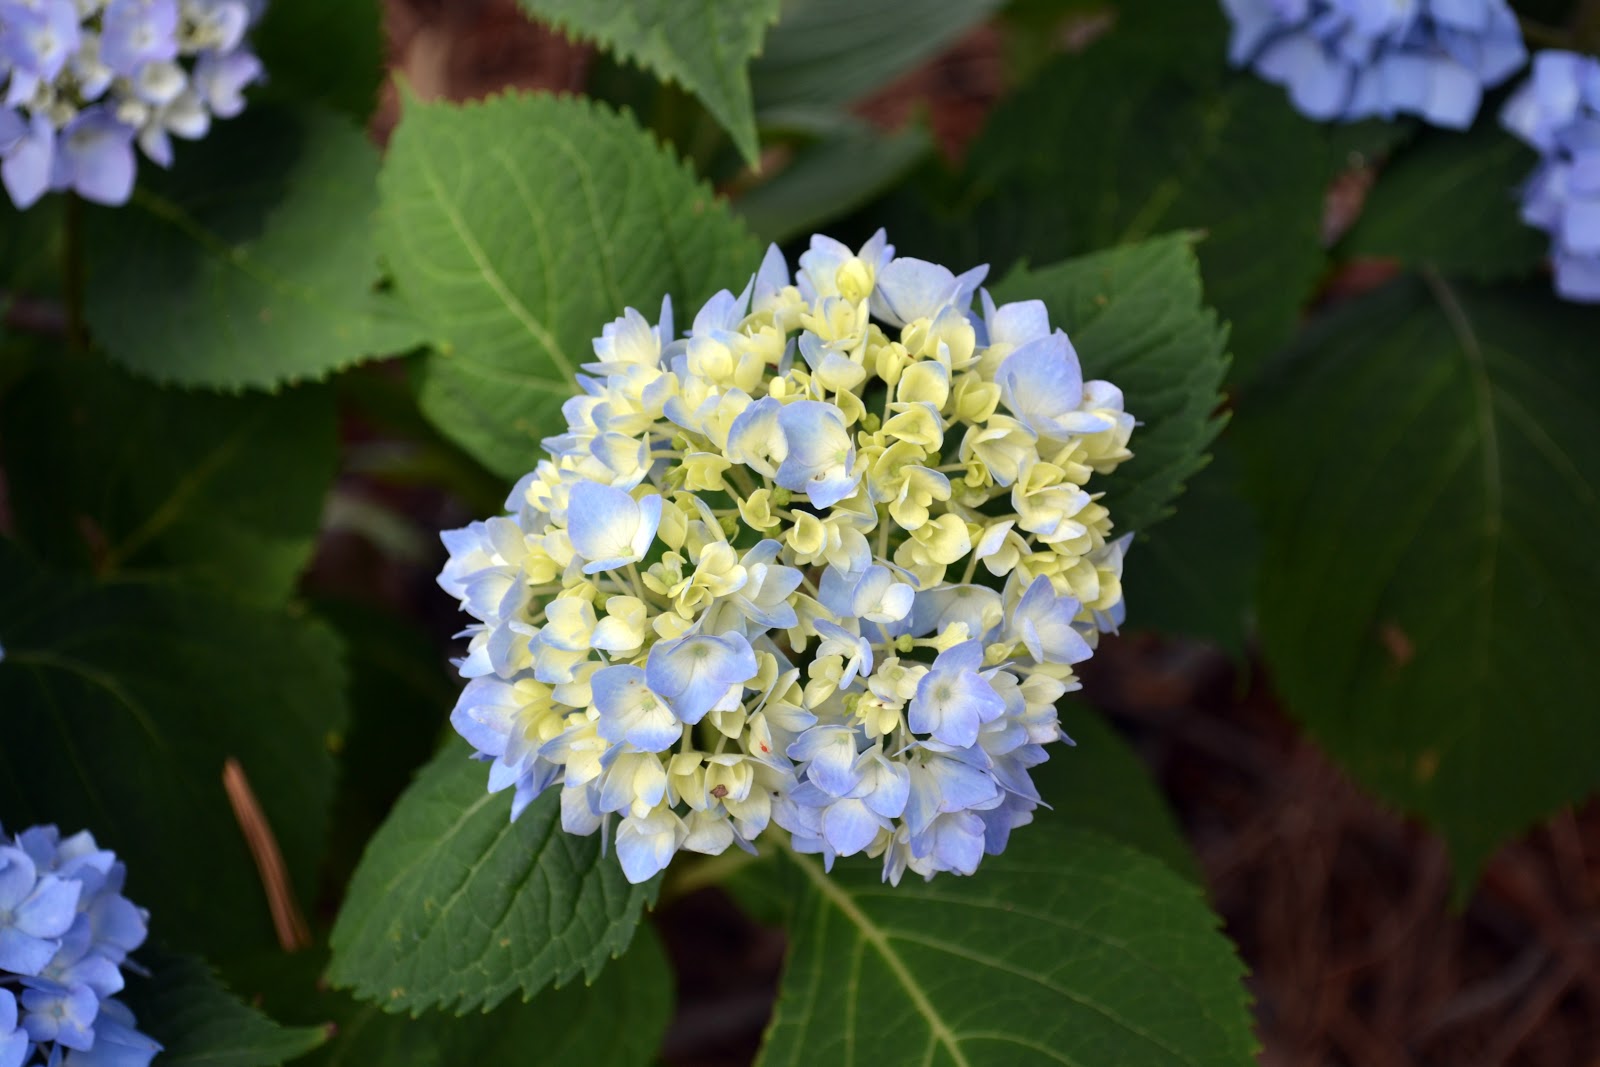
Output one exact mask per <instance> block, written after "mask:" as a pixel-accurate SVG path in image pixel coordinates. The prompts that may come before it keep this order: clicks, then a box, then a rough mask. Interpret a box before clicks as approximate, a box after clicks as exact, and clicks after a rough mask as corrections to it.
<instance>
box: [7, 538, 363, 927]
mask: <svg viewBox="0 0 1600 1067" xmlns="http://www.w3.org/2000/svg"><path fill="white" fill-rule="evenodd" d="M0 648H3V649H4V654H3V658H0V708H4V709H5V745H4V746H3V747H0V822H3V823H4V824H6V825H8V826H26V825H28V824H30V823H40V822H49V823H56V824H58V825H60V826H61V827H62V829H63V830H65V831H68V832H73V831H76V830H78V829H83V828H87V829H90V830H92V831H93V832H94V834H95V836H96V837H97V839H99V840H100V841H101V842H102V843H103V844H104V845H105V846H106V847H107V848H112V849H115V850H116V851H117V852H118V853H119V854H120V855H121V856H122V857H123V858H124V859H125V860H126V861H127V864H128V872H129V873H128V893H129V896H130V897H131V898H132V899H133V900H135V901H137V902H138V903H140V904H142V905H144V906H146V907H148V908H149V909H150V910H151V913H152V927H153V929H154V930H155V932H156V934H157V936H158V937H160V938H161V939H162V940H163V941H165V942H167V943H170V944H173V945H177V946H182V947H185V948H197V949H201V950H203V951H205V952H207V953H208V954H209V955H211V956H212V957H213V958H222V957H224V956H226V955H228V954H230V953H232V952H235V951H241V950H244V949H248V948H251V947H254V946H258V945H261V944H270V943H272V942H273V940H274V938H273V934H272V926H271V923H270V921H269V911H268V902H267V898H266V894H265V892H264V890H263V887H262V883H261V880H260V877H259V876H258V873H257V869H256V866H255V864H254V862H253V861H252V859H251V856H250V853H249V852H248V850H247V848H246V845H245V838H244V836H243V834H242V833H241V831H240V828H239V825H238V824H237V822H236V821H235V818H234V815H233V812H232V810H231V808H230V806H229V800H228V796H227V795H226V793H225V792H224V790H223V784H222V772H223V765H224V762H225V761H226V760H228V759H230V758H232V759H236V760H238V761H239V764H240V765H241V767H242V769H243V771H244V773H245V775H246V777H247V778H248V779H249V782H250V784H251V786H252V787H253V791H254V793H255V794H256V796H257V798H258V800H259V802H260V806H261V809H262V811H263V813H264V814H265V816H266V820H267V822H268V823H269V824H270V826H271V829H272V830H273V831H274V832H275V834H276V838H277V843H278V845H279V846H280V848H281V851H282V856H283V861H284V864H285V866H286V867H287V870H288V873H289V875H290V878H291V881H292V886H291V888H292V889H293V890H294V891H296V892H297V895H298V897H299V900H300V901H301V904H302V906H305V905H306V904H308V903H309V902H310V901H311V900H312V898H313V894H314V892H315V888H316V885H317V871H318V864H319V862H320V860H321V856H322V843H323V839H324V831H325V827H326V820H327V812H328V807H329V805H330V803H331V802H332V799H333V780H334V764H333V759H332V757H331V756H330V755H329V752H328V745H329V742H330V741H331V740H332V739H334V737H335V736H336V734H337V732H338V731H339V730H340V729H342V728H343V720H344V703H343V697H342V694H343V682H344V678H343V670H342V667H341V664H340V658H339V645H338V642H337V640H336V639H335V638H334V636H333V635H332V634H331V633H330V632H329V631H328V630H326V629H325V628H323V627H321V626H316V625H308V624H306V623H304V622H302V621H298V620H295V619H291V618H287V617H285V616H283V615H281V614H274V613H269V612H264V611H256V610H252V609H248V608H244V607H240V606H237V605H236V604H234V603H232V602H231V601H228V600H224V599H220V598H213V597H212V596H210V595H207V594H201V593H199V592H195V591H191V590H185V589H180V588H178V587H177V586H175V585H173V584H170V583H166V582H157V581H132V580H123V581H108V582H102V583H94V582H89V581H85V580H81V579H78V578H75V577H72V578H68V577H61V576H57V575H52V574H50V573H48V572H45V571H42V570H39V569H38V568H36V567H35V566H34V565H33V564H32V563H31V562H30V561H28V560H27V559H26V558H25V557H24V556H23V555H22V554H21V552H20V551H19V550H18V549H16V548H15V547H14V546H13V545H11V543H10V542H0Z"/></svg>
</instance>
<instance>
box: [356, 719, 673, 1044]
mask: <svg viewBox="0 0 1600 1067" xmlns="http://www.w3.org/2000/svg"><path fill="white" fill-rule="evenodd" d="M469 755H470V750H469V749H468V748H467V747H466V746H465V745H464V744H463V743H461V742H460V741H452V742H451V743H450V744H449V745H448V746H447V747H446V748H444V749H443V750H442V751H441V752H440V753H439V755H438V756H437V757H436V758H435V759H434V761H433V762H432V763H431V764H429V765H428V767H427V768H426V769H425V770H424V771H423V772H422V774H421V775H420V776H419V777H418V778H417V781H416V782H415V783H414V784H413V785H412V787H411V788H410V789H409V790H408V791H407V792H406V794H405V795H404V796H403V797H401V799H400V803H399V804H398V805H397V806H396V807H395V810H394V812H393V814H391V815H390V817H389V820H388V822H386V823H385V824H384V826H383V828H382V829H380V830H379V831H378V833H377V835H376V836H375V837H374V838H373V839H372V842H371V843H370V844H369V845H368V846H367V851H366V855H364V856H363V857H362V860H361V866H360V867H358V868H357V870H356V876H355V879H354V881H353V882H352V883H351V886H350V892H349V894H348V896H347V897H346V898H345V903H344V907H343V909H342V910H341V912H340V914H339V921H338V924H337V925H336V926H335V927H334V930H333V963H332V966H331V967H330V968H329V970H328V976H329V978H330V980H331V981H332V982H333V983H334V984H335V985H337V986H340V987H344V988H349V989H351V990H353V991H354V992H355V993H356V995H357V996H360V997H362V998H364V999H368V1000H375V1001H377V1002H378V1003H379V1004H381V1005H382V1006H383V1008H384V1009H385V1010H387V1011H412V1012H416V1011H420V1010H421V1009H423V1008H428V1007H442V1008H449V1009H453V1010H455V1011H457V1012H458V1013H459V1012H465V1011H468V1010H470V1009H473V1008H483V1009H484V1010H488V1009H490V1008H492V1007H494V1006H495V1005H496V1004H498V1003H500V1002H501V1001H502V1000H504V999H505V998H506V997H508V996H510V995H511V994H512V993H515V992H518V991H520V992H521V993H522V995H523V998H524V999H527V998H530V997H532V996H533V995H534V994H535V993H537V992H539V991H540V990H541V989H543V988H545V987H546V986H549V985H557V986H559V985H562V984H564V983H565V982H567V980H569V979H570V978H572V977H574V976H576V975H578V974H580V973H581V974H583V975H584V976H585V977H586V978H587V979H588V980H590V981H593V980H594V977H595V976H596V975H597V974H599V973H600V969H601V968H602V967H603V966H605V962H606V960H608V959H610V958H612V957H613V956H617V955H620V954H621V953H622V952H623V950H624V949H626V948H627V947H628V943H629V942H630V941H631V940H632V939H633V932H634V929H635V928H636V927H637V926H638V924H639V917H640V913H641V911H642V910H643V908H644V906H645V904H647V903H649V902H651V901H653V900H654V898H655V883H654V882H649V883H646V884H644V885H638V886H631V885H629V884H628V882H627V880H626V879H625V878H624V877H623V876H622V869H621V867H619V866H618V865H617V861H616V858H615V857H612V856H601V854H600V839H599V837H598V836H594V837H576V836H574V835H572V834H568V833H565V832H564V831H562V829H561V825H560V798H559V797H558V796H557V795H556V793H557V791H555V790H551V791H547V792H546V793H545V794H544V795H543V796H541V797H540V798H539V799H538V800H536V801H535V802H534V803H533V804H532V805H530V806H529V807H528V809H527V810H526V811H524V812H523V813H522V816H521V818H519V819H517V821H516V822H512V821H511V818H510V810H511V793H510V791H509V790H507V791H506V792H503V793H498V794H494V795H491V794H489V793H488V792H486V785H487V774H488V770H487V768H486V767H485V765H484V764H482V763H479V762H477V761H474V760H472V759H469V758H468V757H469Z"/></svg>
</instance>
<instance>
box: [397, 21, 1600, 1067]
mask: <svg viewBox="0 0 1600 1067" xmlns="http://www.w3.org/2000/svg"><path fill="white" fill-rule="evenodd" d="M388 6H389V11H390V43H391V53H392V58H393V62H394V64H395V66H396V67H397V68H398V69H400V70H402V71H403V72H404V74H405V76H406V77H407V78H408V79H409V80H410V82H411V84H412V86H413V87H414V88H415V90H416V91H417V92H418V93H419V94H421V95H423V96H425V97H443V98H451V99H464V98H472V97H477V96H481V95H484V94H485V93H487V92H491V91H493V90H495V89H497V88H500V87H503V86H507V85H516V86H522V87H527V88H543V89H563V90H575V89H579V88H581V86H582V84H583V79H584V76H585V72H586V70H587V68H588V64H589V60H590V53H589V51H588V50H587V49H585V48H582V47H577V46H573V45H571V44H569V43H568V42H566V41H564V40H563V39H562V38H561V37H559V36H558V35H555V34H552V33H550V32H548V31H546V30H543V29H541V28H539V27H536V26H533V25H532V24H531V23H529V22H528V21H527V20H526V19H525V18H524V17H523V16H521V15H520V14H519V13H518V12H517V10H516V8H515V4H514V3H513V0H388ZM1002 90H1003V77H1002V75H1001V60H1000V42H999V37H998V35H997V34H995V33H994V32H992V31H988V30H985V31H980V32H978V33H976V34H974V35H973V36H972V37H971V38H969V39H968V40H966V41H964V42H962V43H961V44H960V45H958V46H957V47H956V48H954V49H952V50H951V52H950V53H949V54H947V55H945V56H943V57H940V58H939V59H938V60H935V61H934V62H933V63H930V64H929V65H928V66H927V67H926V68H924V69H923V70H920V71H917V72H915V73H914V74H912V75H910V76H908V77H907V78H905V79H902V80H901V81H900V82H899V83H897V84H896V85H895V86H893V87H891V88H890V89H889V90H887V91H885V92H884V93H882V94H879V95H878V96H876V97H875V98H874V99H873V100H871V101H868V102H866V103H864V104H863V105H862V107H861V108H860V110H861V112H862V113H863V114H864V115H866V116H867V117H869V118H871V119H873V120H874V121H878V122H882V123H884V124H886V125H894V124H897V123H899V122H901V121H903V120H904V119H905V118H906V117H907V116H908V115H910V114H911V113H912V111H913V110H914V109H915V108H918V107H925V108H927V109H928V112H929V114H930V116H931V119H932V122H933V126H934V129H935V132H936V136H937V139H938V141H939V143H940V145H941V146H942V147H943V148H944V150H945V151H946V152H947V153H948V154H952V155H953V154H956V153H958V152H959V151H960V149H961V147H962V146H963V145H964V144H965V143H966V141H967V140H968V139H969V138H970V137H971V135H972V133H973V132H974V131H975V130H976V129H977V128H978V127H979V126H980V125H981V122H982V118H983V115H984V114H985V113H986V111H987V109H988V108H989V107H990V106H991V105H992V103H993V101H994V99H995V98H996V97H997V96H998V95H999V94H1000V93H1001V92H1002ZM395 109H396V104H395V100H394V97H393V94H392V93H391V94H390V95H389V97H388V99H387V101H386V104H385V107H384V109H383V110H382V111H381V112H380V115H379V117H378V118H377V119H376V120H375V123H374V126H375V133H376V134H378V135H379V136H380V137H382V136H384V135H386V134H387V132H388V130H389V129H390V128H391V127H392V125H393V123H394V121H395V117H396V110H395ZM1355 180H1356V181H1357V182H1359V179H1355ZM1093 667H1094V669H1093V671H1092V674H1091V677H1090V678H1089V679H1088V684H1087V686H1086V688H1087V689H1088V690H1089V691H1090V692H1091V693H1093V694H1094V700H1095V703H1096V704H1097V705H1098V706H1099V707H1101V708H1103V709H1104V710H1105V711H1106V712H1107V713H1108V714H1109V715H1110V716H1111V718H1112V720H1113V721H1114V722H1115V723H1116V724H1117V725H1118V727H1119V728H1121V729H1122V730H1123V732H1124V733H1125V734H1126V735H1127V736H1129V738H1130V739H1131V740H1132V741H1133V742H1134V744H1135V746H1136V747H1137V748H1138V750H1139V751H1140V753H1141V754H1142V755H1143V756H1144V757H1145V758H1146V760H1147V761H1148V763H1149V764H1150V766H1151V768H1152V770H1153V772H1154V773H1155V775H1156V778H1157V780H1158V781H1159V783H1160V785H1161V787H1162V789H1163V790H1164V792H1165V793H1166V795H1167V797H1168V799H1169V801H1170V802H1171V805H1172V807H1173V809H1174V810H1175V811H1176V812H1177V814H1178V817H1179V819H1180V821H1181V823H1182V825H1183V828H1184V830H1185V831H1186V833H1187V834H1188V836H1189V839H1190V841H1191V843H1192V844H1193V846H1194V848H1195V851H1196V853H1197V854H1198V856H1199V858H1200V861H1201V864H1202V867H1203V869H1204V872H1205V876H1206V881H1207V885H1208V888H1209V891H1210V894H1211V898H1212V900H1213V902H1214V904H1215V906H1216V908H1217V910H1218V911H1219V912H1220V913H1221V914H1222V916H1223V917H1224V919H1225V921H1226V924H1227V930H1228V933H1229V935H1230V936H1231V937H1232V938H1233V939H1234V940H1235V941H1236V942H1237V943H1238V945H1239V947H1240V951H1241V952H1242V954H1243V956H1244V958H1245V960H1246V962H1247V964H1248V966H1249V968H1250V970H1251V972H1252V975H1251V978H1250V980H1249V985H1250V989H1251V991H1252V993H1253V994H1254V996H1255V997H1256V1000H1257V1019H1258V1032H1259V1036H1260V1038H1261V1041H1262V1044H1263V1046H1264V1052H1263V1053H1262V1056H1261V1063H1262V1064H1264V1065H1268V1067H1299V1065H1306V1067H1323V1065H1328V1067H1335V1065H1337V1067H1406V1065H1428V1067H1435V1065H1437V1067H1495V1065H1501V1064H1508V1065H1527V1067H1600V804H1590V805H1589V806H1587V807H1585V808H1583V809H1582V810H1580V811H1578V812H1575V813H1566V814H1563V815H1560V816H1559V817H1557V818H1556V819H1555V820H1553V821H1552V822H1551V823H1550V824H1549V825H1547V826H1545V827H1544V828H1542V829H1540V830H1538V831H1536V832H1535V833H1533V834H1531V835H1529V836H1528V837H1526V838H1524V839H1523V840H1521V841H1518V842H1516V843H1514V844H1512V845H1510V846H1508V847H1507V848H1506V849H1505V850H1504V851H1502V853H1501V854H1500V855H1499V856H1497V857H1496V858H1495V860H1494V861H1493V862H1492V863H1491V864H1490V866H1489V868H1488V870H1487V871H1486V873H1485V875H1484V877H1483V879H1482V881H1481V883H1480V885H1479V887H1478V888H1477V890H1476V892H1475V893H1474V894H1473V896H1472V897H1471V899H1470V900H1469V901H1468V902H1467V903H1466V904H1465V906H1464V907H1461V908H1455V907H1452V904H1451V899H1450V887H1451V881H1450V867H1449V863H1448V859H1447V857H1446V855H1445V853H1444V848H1443V845H1442V844H1441V843H1440V841H1439V840H1438V839H1437V838H1436V837H1434V836H1433V835H1431V834H1430V833H1428V832H1427V831H1426V830H1424V829H1423V828H1421V827H1419V826H1418V825H1416V824H1415V823H1413V822H1411V821H1409V820H1406V819H1403V818H1400V817H1398V816H1396V815H1395V814H1393V813H1391V812H1389V811H1386V810H1385V809H1383V808H1382V807H1381V806H1380V805H1379V804H1377V803H1376V802H1375V801H1373V800H1372V799H1371V798H1369V797H1368V796H1366V795H1365V794H1363V793H1362V792H1361V791H1360V790H1358V789H1357V788H1355V787H1354V786H1353V785H1352V784H1351V783H1350V782H1349V781H1348V780H1347V779H1346V778H1345V777H1344V775H1343V774H1342V773H1341V772H1340V771H1339V770H1338V769H1336V768H1335V767H1334V766H1333V765H1332V764H1331V763H1330V762H1329V760H1328V759H1327V758H1326V757H1325V756H1323V755H1322V754H1321V753H1320V752H1319V751H1318V749H1317V748H1316V747H1315V746H1314V745H1313V744H1311V743H1310V742H1309V741H1308V740H1306V738H1305V737H1304V736H1303V735H1302V734H1301V733H1300V731H1299V730H1298V729H1297V728H1296V726H1295V725H1294V724H1293V723H1292V722H1291V721H1290V720H1289V719H1288V718H1287V717H1286V716H1285V715H1284V713H1283V712H1282V710H1281V709H1280V708H1279V707H1278V705H1277V703H1276V701H1275V699H1274V697H1273V695H1272V693H1271V691H1270V688H1269V687H1268V685H1267V684H1266V681H1265V679H1264V678H1263V677H1262V675H1261V673H1260V670H1259V668H1258V667H1256V666H1254V665H1247V666H1245V667H1243V668H1241V667H1238V666H1236V665H1234V664H1232V663H1230V662H1229V661H1228V660H1227V659H1225V658H1224V657H1222V656H1221V655H1220V654H1218V653H1216V652H1214V651H1211V650H1209V649H1206V648H1204V647H1200V646H1196V645H1193V644H1188V643H1183V642H1174V641H1165V640H1158V639H1156V638H1152V637H1138V636H1134V637H1127V638H1123V639H1120V640H1116V641H1111V642H1107V643H1106V644H1105V645H1104V646H1103V648H1102V651H1101V654H1100V655H1099V656H1097V657H1096V659H1095V661H1094V664H1093ZM657 923H658V929H659V931H660V932H661V933H662V935H663V937H664V939H665V941H666V943H667V945H668V948H669V951H671V953H672V955H673V958H674V961H675V963H676V965H677V967H678V970H679V976H680V983H679V1013H678V1018H677V1021H676V1023H675V1024H674V1027H673V1029H672V1031H671V1033H670V1034H669V1035H668V1040H667V1047H666V1049H665V1050H664V1052H665V1056H666V1058H667V1060H668V1061H669V1062H671V1063H673V1064H679V1065H683V1067H713V1065H715V1067H722V1065H729V1067H732V1065H735V1064H742V1063H748V1062H749V1061H750V1058H751V1057H752V1056H753V1054H754V1052H755V1049H756V1047H757V1042H758V1041H759V1035H760V1032H761V1029H762V1027H763V1025H764V1023H765V1020H766V1018H767V1015H768V1010H769V1005H770V1000H771V996H772V992H773V990H774V989H775V985H776V980H777V975H778V973H779V970H780V967H781V960H782V950H783V942H782V938H781V935H779V934H777V933H776V932H774V931H772V930H768V929H765V928H763V927H761V926H759V925H757V924H755V923H753V922H751V921H750V920H748V919H747V918H745V917H744V916H742V915H740V914H739V913H738V912H737V911H736V910H735V909H733V908H732V906H731V905H730V904H729V903H728V902H727V900H726V898H724V897H722V896H720V895H718V894H717V893H715V892H703V893H699V894H693V895H691V896H689V897H686V898H684V899H682V900H679V901H676V902H674V903H673V904H671V905H669V906H667V907H665V908H664V909H663V910H662V911H661V912H660V913H658V915H657Z"/></svg>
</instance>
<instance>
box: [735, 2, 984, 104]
mask: <svg viewBox="0 0 1600 1067" xmlns="http://www.w3.org/2000/svg"><path fill="white" fill-rule="evenodd" d="M1000 5H1001V0H921V2H919V3H915V4H907V3H904V2H901V0H783V11H782V14H780V15H779V17H778V25H777V26H776V27H775V28H774V29H773V31H772V33H771V34H770V35H769V36H768V38H767V47H766V49H765V51H763V52H762V54H761V56H760V58H758V59H757V60H756V61H755V64H754V65H753V66H752V67H751V71H750V77H751V80H752V81H753V82H754V84H755V95H756V106H757V108H759V109H760V110H761V111H762V112H766V111H767V110H768V109H781V108H788V107H796V106H804V107H840V106H843V105H845V104H848V103H851V102H853V101H855V100H858V99H860V98H861V97H863V96H865V95H867V94H868V93H870V92H872V91H873V90H874V89H878V88H880V87H882V86H884V85H887V84H888V83H889V82H891V81H893V80H894V79H895V78H897V77H899V76H900V75H901V74H902V73H904V72H905V71H907V70H909V69H911V68H912V67H914V66H916V65H917V64H919V63H921V62H923V61H924V60H927V59H931V58H932V57H933V56H935V55H937V54H938V53H939V52H940V51H941V50H942V49H944V48H945V47H946V46H947V45H949V44H951V43H952V42H953V41H955V40H956V39H957V38H958V37H960V36H961V35H962V34H963V33H965V32H966V31H967V30H969V29H971V28H972V27H973V26H975V25H977V24H978V23H980V22H982V21H983V20H984V19H985V18H987V17H988V16H989V15H990V14H991V13H992V12H994V11H995V10H996V9H997V8H999V7H1000Z"/></svg>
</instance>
